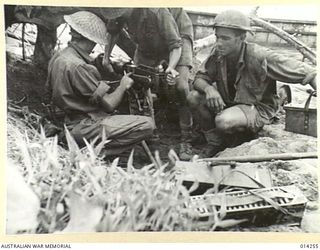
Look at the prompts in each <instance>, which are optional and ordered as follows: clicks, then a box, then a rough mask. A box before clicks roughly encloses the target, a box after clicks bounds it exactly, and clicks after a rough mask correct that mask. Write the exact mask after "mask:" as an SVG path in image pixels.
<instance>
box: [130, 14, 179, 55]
mask: <svg viewBox="0 0 320 250" xmlns="http://www.w3.org/2000/svg"><path fill="white" fill-rule="evenodd" d="M127 25H128V32H129V34H130V36H131V38H132V39H133V40H134V42H135V43H136V44H137V45H138V53H141V54H142V55H143V56H145V57H151V58H154V59H155V60H161V59H166V58H168V56H169V52H170V51H171V50H173V49H175V48H180V47H181V46H182V40H181V37H180V34H179V30H178V27H177V24H176V22H175V20H174V18H173V16H172V15H171V13H170V12H169V10H168V9H166V8H154V9H153V8H135V9H134V10H133V12H132V14H131V16H130V18H129V20H128V21H127Z"/></svg>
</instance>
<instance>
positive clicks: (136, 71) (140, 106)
mask: <svg viewBox="0 0 320 250" xmlns="http://www.w3.org/2000/svg"><path fill="white" fill-rule="evenodd" d="M102 60H103V54H100V55H98V56H97V58H96V59H95V63H94V64H95V66H96V67H97V68H98V70H99V72H100V74H101V76H102V78H103V79H105V80H114V81H111V82H110V83H109V84H110V85H113V88H111V91H112V89H114V88H115V87H116V86H117V84H119V83H120V79H121V77H122V75H123V73H132V74H131V75H130V77H131V78H132V79H133V80H134V84H133V86H132V88H131V89H130V90H129V91H128V101H129V109H130V113H131V114H134V115H147V116H153V110H152V104H151V101H150V98H151V92H152V93H153V94H155V95H157V96H158V95H159V94H160V92H161V91H162V93H163V92H164V91H163V90H164V89H167V81H166V73H165V69H166V68H167V66H168V65H167V63H166V62H165V61H162V62H161V63H160V64H159V65H158V66H156V67H150V66H147V65H143V64H139V65H135V64H133V63H132V62H126V63H113V64H112V67H113V68H114V71H115V73H113V74H110V73H107V72H106V71H105V70H104V68H103V66H102Z"/></svg>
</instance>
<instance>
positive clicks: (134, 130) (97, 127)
mask: <svg viewBox="0 0 320 250" xmlns="http://www.w3.org/2000/svg"><path fill="white" fill-rule="evenodd" d="M64 19H65V21H66V22H67V23H68V24H69V25H70V27H71V36H72V39H71V42H70V43H69V45H68V47H67V48H65V49H64V50H62V51H61V52H57V53H56V54H55V55H54V56H53V57H52V59H51V60H50V62H49V66H48V79H47V83H48V85H49V87H50V88H51V91H52V102H53V104H54V105H56V106H58V107H59V108H60V109H62V110H63V111H64V112H65V123H66V125H67V127H68V129H69V130H70V132H71V134H72V135H73V136H74V138H75V140H76V141H77V143H79V144H81V145H82V144H83V143H84V141H83V138H85V139H86V140H88V141H90V140H93V139H95V138H97V137H101V136H102V133H103V132H102V131H103V130H104V132H105V135H106V137H107V138H108V139H110V140H111V142H109V143H107V144H106V149H107V150H106V155H117V154H119V153H121V152H122V151H125V150H126V149H128V148H129V147H132V146H133V145H134V144H136V143H138V142H140V141H142V140H144V139H147V138H149V137H150V136H151V135H152V133H153V129H154V124H153V121H152V119H151V118H149V117H144V116H133V115H113V113H114V111H115V110H116V109H117V107H118V106H119V105H120V103H121V102H122V101H123V99H124V97H125V93H126V91H127V90H128V89H130V88H131V87H132V85H133V83H134V82H133V80H132V79H131V78H130V74H128V75H126V76H123V77H122V79H121V80H120V84H119V86H118V87H117V88H115V89H113V91H112V92H111V91H110V90H111V89H112V88H111V86H110V85H109V82H108V81H105V80H102V79H101V75H100V73H99V72H98V70H97V68H96V67H95V66H94V65H93V64H92V63H93V60H92V59H91V58H90V57H89V54H90V53H91V52H92V50H93V48H94V47H95V45H96V44H101V45H105V42H106V40H107V39H106V36H107V31H106V26H105V23H104V22H103V21H102V20H101V19H100V18H99V17H98V16H96V15H95V14H93V13H91V12H87V11H79V12H76V13H74V14H72V15H66V16H64Z"/></svg>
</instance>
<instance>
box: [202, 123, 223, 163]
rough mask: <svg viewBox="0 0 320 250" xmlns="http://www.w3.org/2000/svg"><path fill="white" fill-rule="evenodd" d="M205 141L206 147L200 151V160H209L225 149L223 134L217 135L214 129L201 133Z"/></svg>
mask: <svg viewBox="0 0 320 250" xmlns="http://www.w3.org/2000/svg"><path fill="white" fill-rule="evenodd" d="M203 134H204V136H205V138H206V140H207V145H206V146H205V148H204V149H203V150H202V151H201V153H200V157H201V158H209V157H213V156H215V155H216V154H217V153H218V152H220V151H222V150H224V149H225V145H224V139H223V134H221V132H220V133H219V132H218V131H217V130H216V129H210V130H207V131H203Z"/></svg>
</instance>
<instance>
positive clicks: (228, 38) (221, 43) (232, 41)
mask: <svg viewBox="0 0 320 250" xmlns="http://www.w3.org/2000/svg"><path fill="white" fill-rule="evenodd" d="M215 35H216V45H217V51H218V53H219V54H220V55H222V56H229V55H232V54H237V53H239V52H240V49H241V44H242V41H243V40H242V38H241V36H237V35H236V33H235V32H234V30H233V29H228V28H222V27H217V28H216V29H215Z"/></svg>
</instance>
